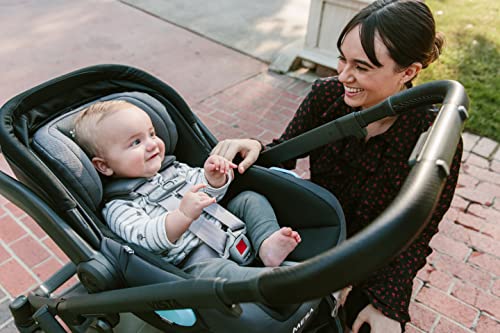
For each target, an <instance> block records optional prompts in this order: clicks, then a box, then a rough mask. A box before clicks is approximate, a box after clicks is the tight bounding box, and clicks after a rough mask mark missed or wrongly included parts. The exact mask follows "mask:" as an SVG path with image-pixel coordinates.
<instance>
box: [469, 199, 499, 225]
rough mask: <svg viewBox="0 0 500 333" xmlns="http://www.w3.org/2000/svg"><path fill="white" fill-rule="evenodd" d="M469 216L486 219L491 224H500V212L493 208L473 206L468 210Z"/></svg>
mask: <svg viewBox="0 0 500 333" xmlns="http://www.w3.org/2000/svg"><path fill="white" fill-rule="evenodd" d="M467 212H468V213H469V214H472V215H475V216H477V217H480V218H483V219H485V220H486V221H487V222H489V223H497V224H500V212H499V211H497V210H495V209H493V208H492V207H485V206H481V205H478V204H471V205H470V206H469V208H467Z"/></svg>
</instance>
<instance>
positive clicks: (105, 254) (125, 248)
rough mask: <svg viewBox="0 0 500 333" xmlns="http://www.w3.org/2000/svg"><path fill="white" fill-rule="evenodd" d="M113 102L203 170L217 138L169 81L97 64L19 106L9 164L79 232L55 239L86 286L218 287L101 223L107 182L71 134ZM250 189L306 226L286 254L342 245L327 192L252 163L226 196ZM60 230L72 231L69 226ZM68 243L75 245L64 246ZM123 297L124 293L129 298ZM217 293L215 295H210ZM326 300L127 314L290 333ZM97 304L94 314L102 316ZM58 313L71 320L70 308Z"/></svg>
mask: <svg viewBox="0 0 500 333" xmlns="http://www.w3.org/2000/svg"><path fill="white" fill-rule="evenodd" d="M114 99H121V100H126V101H128V102H130V103H132V104H134V105H137V106H138V107H140V108H141V109H143V110H145V111H146V112H147V113H148V115H149V116H150V117H151V119H152V122H153V124H154V126H155V129H156V132H157V135H158V136H159V137H161V138H162V139H163V141H164V142H165V146H166V147H165V148H166V154H167V155H168V154H174V155H176V156H177V159H178V160H180V161H182V162H186V163H188V164H190V165H193V166H202V165H203V162H204V160H205V159H206V157H207V156H208V153H209V152H210V150H211V149H212V148H213V146H214V145H215V143H216V140H215V138H214V137H213V136H212V135H211V134H210V133H209V132H208V130H207V129H206V128H205V127H204V126H203V124H201V123H200V121H199V120H198V118H196V116H195V115H194V114H193V113H192V112H191V111H190V110H189V108H188V107H187V105H186V104H185V103H184V101H183V100H182V98H181V97H180V96H179V95H178V94H177V93H176V92H175V91H174V90H173V89H171V88H170V87H168V86H167V85H166V84H164V83H163V82H160V81H158V80H156V79H154V78H152V77H150V76H149V75H147V74H145V73H143V72H141V71H138V70H135V69H131V68H128V67H121V66H98V67H93V68H88V69H83V70H80V71H78V72H75V73H72V74H69V75H66V76H64V77H61V78H58V79H55V80H52V81H50V82H48V83H46V84H44V85H42V86H40V87H36V88H33V89H32V90H31V91H29V92H27V93H26V94H24V95H22V96H21V97H20V102H21V103H22V106H21V105H18V106H17V107H16V110H15V112H13V114H12V116H13V120H14V123H15V126H14V127H15V132H16V134H18V136H17V138H18V139H19V140H20V141H21V144H19V145H17V147H16V150H17V151H16V153H15V154H14V155H11V154H9V153H8V152H5V154H6V157H7V160H8V161H9V163H10V164H11V165H12V168H13V170H14V172H15V174H16V175H17V176H18V178H19V179H20V180H21V181H22V182H23V183H24V184H26V185H28V187H29V188H31V189H32V190H33V191H34V192H35V193H37V194H38V195H39V196H40V197H41V198H42V199H43V200H45V201H46V202H47V203H48V205H49V206H50V207H51V208H52V209H53V210H54V211H55V212H56V214H58V215H59V216H60V217H61V218H62V219H63V220H64V222H65V224H67V225H69V226H70V227H71V228H73V229H74V230H75V231H76V232H77V234H78V235H74V234H72V235H64V236H63V237H61V238H59V237H54V240H55V241H56V243H58V245H59V246H60V247H61V248H62V249H63V250H64V251H65V252H66V253H67V255H68V257H69V258H70V259H71V260H72V262H73V263H74V264H75V265H76V270H77V274H78V277H79V279H80V281H81V283H82V284H83V285H84V286H85V288H86V289H87V290H88V291H89V292H91V293H99V292H103V291H105V290H112V289H118V288H130V287H139V286H145V285H151V284H158V283H163V284H162V285H161V288H162V289H163V288H164V289H171V293H172V295H174V294H176V293H177V292H176V289H177V288H178V287H177V286H178V285H179V283H180V284H181V285H184V287H182V288H185V290H190V289H196V288H199V286H200V285H204V284H210V285H213V286H212V288H215V289H217V288H218V287H217V283H218V281H217V279H213V281H208V280H206V281H205V280H198V279H196V277H194V276H189V275H188V274H186V273H184V272H182V271H181V270H179V269H178V268H177V267H175V266H172V265H170V264H167V263H164V262H163V261H162V260H161V259H159V258H157V257H156V256H154V255H153V254H150V253H148V252H147V251H145V250H143V249H141V248H140V247H138V246H135V245H134V244H126V243H125V242H124V241H123V240H121V239H119V238H117V237H116V236H115V235H114V234H113V233H111V232H110V230H109V229H108V228H107V226H106V225H105V223H104V222H103V220H102V216H101V214H100V211H101V208H102V199H103V181H104V185H105V183H106V180H105V179H101V178H100V176H99V174H98V173H97V172H96V170H95V169H94V167H93V165H92V163H91V161H90V159H89V158H88V157H87V155H86V154H85V153H84V152H83V150H82V149H81V148H80V147H79V146H78V145H77V144H76V143H75V142H74V141H73V139H72V130H73V127H74V124H73V123H74V119H75V117H76V116H77V115H78V114H79V112H81V110H82V109H83V108H85V107H86V106H88V105H89V104H91V103H94V102H95V101H104V100H114ZM21 133H22V135H20V134H21ZM25 135H27V137H24V136H25ZM12 156H15V158H12ZM247 189H250V190H254V191H257V192H259V193H261V194H264V195H265V196H266V197H267V198H268V200H269V201H270V202H271V204H272V206H273V208H274V209H275V212H276V215H277V217H278V220H279V221H280V222H281V223H283V224H284V225H288V226H292V227H293V228H295V229H297V230H298V231H299V232H300V234H301V236H302V242H301V244H300V245H299V246H298V247H297V249H296V250H295V251H294V252H293V253H292V254H291V255H290V256H289V258H288V260H292V261H302V260H305V259H307V258H309V257H312V256H314V255H316V254H319V253H321V252H324V251H326V250H328V249H330V248H332V247H335V246H336V245H337V244H338V243H339V242H340V241H342V240H343V239H344V238H345V226H344V218H343V214H342V210H341V208H340V205H339V204H338V202H337V200H336V199H335V197H333V195H331V194H330V193H329V192H328V191H326V190H324V189H323V188H321V187H319V186H317V185H315V184H312V183H310V182H308V181H305V180H302V179H298V178H295V177H293V176H290V175H287V174H283V173H280V172H276V171H270V170H268V169H265V168H262V167H254V168H252V169H251V170H249V172H247V173H245V175H244V176H238V177H236V179H235V181H234V183H233V184H232V185H231V190H230V191H229V192H228V194H227V196H226V197H227V198H228V199H230V198H231V197H233V196H234V195H236V194H237V193H239V192H240V191H242V190H247ZM282 193H287V194H288V195H287V196H283V195H282ZM226 201H227V200H226ZM304 207H307V209H304ZM55 227H56V228H61V229H64V228H65V226H64V225H59V226H55ZM60 232H61V231H60V230H58V231H57V233H60ZM49 234H50V231H49ZM71 237H78V239H79V240H78V242H75V241H74V240H71V241H70V240H69V239H68V238H71ZM65 242H72V243H76V244H73V245H71V246H66V244H65ZM75 245H76V247H77V249H75V248H74V247H75ZM179 288H180V287H179ZM213 291H215V293H217V291H216V290H213ZM117 292H118V290H117V291H116V292H115V294H116V293H117ZM290 292H292V291H290ZM126 293H127V291H126V289H125V290H124V295H125V294H126ZM97 295H98V294H97ZM187 295H189V292H186V296H187ZM182 297H184V296H182ZM187 297H189V296H187ZM211 297H214V296H213V295H207V298H211ZM127 298H128V301H127V306H129V305H131V304H130V303H131V302H132V303H134V301H132V300H131V298H130V297H124V299H127ZM169 298H170V297H169ZM213 301H214V300H210V301H209V303H212V302H213ZM321 301H322V299H321V298H316V299H313V300H310V301H307V302H304V303H303V304H300V303H298V304H296V305H289V304H288V305H286V306H279V307H277V306H274V307H269V306H266V305H263V304H260V303H243V304H241V306H238V307H236V306H233V305H232V304H224V300H222V299H221V300H219V301H218V302H220V305H219V306H215V308H218V310H219V311H217V310H214V309H211V308H208V309H207V308H206V307H207V305H205V304H204V303H205V302H207V300H204V299H201V298H198V299H195V300H194V299H193V300H190V301H186V300H184V299H182V298H181V299H176V298H174V297H172V298H171V299H169V300H168V301H160V300H158V301H157V302H152V304H151V305H150V306H149V309H144V308H140V307H137V310H135V311H134V310H133V309H131V308H129V311H134V312H137V315H138V316H140V317H141V318H143V319H144V320H146V321H148V322H150V323H152V324H153V325H155V326H156V327H159V328H161V329H162V330H170V331H173V332H177V331H179V332H184V331H186V332H194V331H196V332H198V331H207V332H208V331H211V332H212V331H213V332H234V331H236V330H238V331H240V332H261V331H263V330H264V331H269V332H271V331H272V332H279V331H281V330H282V331H292V330H293V329H294V327H296V326H297V324H299V323H301V321H302V324H301V325H300V328H301V330H302V328H303V326H305V325H304V322H305V321H304V318H305V317H306V316H307V319H308V321H309V319H312V318H313V317H314V316H313V315H311V314H313V313H314V314H315V312H318V307H319V304H320V303H321ZM132 305H133V304H132ZM181 305H182V307H184V306H185V307H186V308H190V309H192V310H190V311H189V312H185V310H184V312H182V311H180V312H179V311H177V312H176V313H170V314H169V313H165V312H160V311H157V312H154V311H150V312H149V313H146V312H144V310H156V309H159V310H160V309H161V310H165V309H175V308H180V307H181ZM96 307H97V305H96V306H94V309H93V311H97V312H99V310H98V309H96ZM119 311H120V309H117V312H119ZM186 313H187V315H188V316H190V318H191V319H190V320H188V324H186V320H184V321H182V322H181V321H179V320H175V319H172V318H173V317H172V315H174V316H178V315H179V314H180V315H186ZM60 316H61V317H62V318H63V320H65V321H66V319H67V318H65V316H64V314H62V313H61V314H60ZM103 317H104V316H103ZM101 321H103V319H101ZM86 322H88V320H87V321H85V320H84V316H83V317H82V318H80V322H79V323H78V325H79V326H81V327H83V326H85V325H84V324H85V323H86ZM108 322H111V320H109V319H108ZM181 324H184V325H181ZM81 329H83V328H81ZM175 329H177V330H175ZM296 331H297V332H298V331H299V330H296Z"/></svg>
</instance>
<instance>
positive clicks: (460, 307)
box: [416, 286, 478, 327]
mask: <svg viewBox="0 0 500 333" xmlns="http://www.w3.org/2000/svg"><path fill="white" fill-rule="evenodd" d="M416 299H417V300H418V301H420V302H421V303H424V304H426V305H427V306H428V307H430V308H431V309H434V310H435V311H437V312H439V313H442V314H444V315H445V316H447V317H450V318H451V319H453V320H456V321H457V322H459V323H461V324H462V325H465V326H467V327H470V326H471V325H472V323H473V322H474V319H475V318H476V316H477V314H478V311H477V310H476V309H474V308H472V307H470V306H469V305H466V304H465V303H462V302H460V301H458V300H457V299H456V298H454V297H452V296H450V295H447V294H445V293H443V292H441V291H439V290H437V289H435V288H429V287H425V286H424V288H422V290H421V291H420V292H419V293H418V295H417V298H416Z"/></svg>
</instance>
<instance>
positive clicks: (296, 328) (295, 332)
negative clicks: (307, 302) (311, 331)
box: [292, 308, 314, 333]
mask: <svg viewBox="0 0 500 333" xmlns="http://www.w3.org/2000/svg"><path fill="white" fill-rule="evenodd" d="M313 312H314V309H313V308H310V309H309V311H307V313H306V315H305V316H304V317H302V319H301V320H300V321H299V322H298V323H297V325H295V326H294V328H293V330H292V333H298V332H301V331H302V329H303V328H304V326H305V323H306V322H307V321H308V320H309V319H310V318H311V316H312V314H313Z"/></svg>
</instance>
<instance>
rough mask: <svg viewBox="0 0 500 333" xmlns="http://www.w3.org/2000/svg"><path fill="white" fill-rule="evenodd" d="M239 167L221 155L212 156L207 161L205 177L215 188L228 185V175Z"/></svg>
mask: <svg viewBox="0 0 500 333" xmlns="http://www.w3.org/2000/svg"><path fill="white" fill-rule="evenodd" d="M236 167H237V165H236V164H234V163H233V162H231V161H229V160H228V159H226V158H224V157H222V156H219V155H210V156H209V157H208V158H207V160H206V161H205V166H204V169H205V176H206V177H207V180H208V182H209V183H210V185H212V186H213V187H220V186H223V185H224V184H225V183H226V174H228V173H229V172H232V169H234V168H236Z"/></svg>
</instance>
